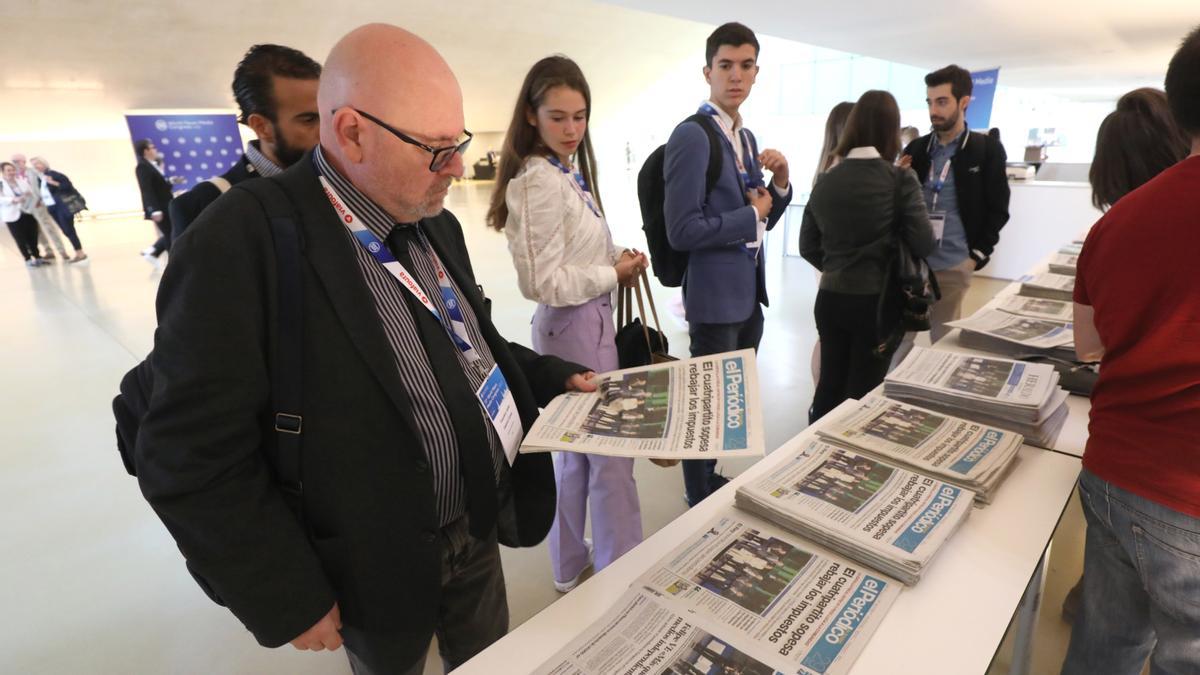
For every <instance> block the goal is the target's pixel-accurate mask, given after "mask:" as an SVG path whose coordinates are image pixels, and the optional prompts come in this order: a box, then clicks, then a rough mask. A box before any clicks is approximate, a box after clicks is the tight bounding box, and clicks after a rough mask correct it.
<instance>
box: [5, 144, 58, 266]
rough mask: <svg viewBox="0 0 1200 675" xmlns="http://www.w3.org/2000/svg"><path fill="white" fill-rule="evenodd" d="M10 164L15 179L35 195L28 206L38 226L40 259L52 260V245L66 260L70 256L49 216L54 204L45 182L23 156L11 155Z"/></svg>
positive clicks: (54, 223) (52, 219)
mask: <svg viewBox="0 0 1200 675" xmlns="http://www.w3.org/2000/svg"><path fill="white" fill-rule="evenodd" d="M12 163H13V164H14V165H16V167H17V177H19V178H21V179H23V180H25V181H26V182H28V183H29V190H30V193H31V194H32V195H36V198H35V199H33V200H32V201H31V203H30V204H29V213H30V215H32V216H33V218H34V220H36V221H37V224H38V241H39V242H40V243H41V247H42V250H43V251H44V253H43V254H42V258H43V259H44V260H49V261H53V260H54V251H52V250H51V249H50V246H51V245H53V246H54V248H55V249H56V250H58V256H59V257H60V258H62V259H63V260H68V259H69V258H70V256H68V255H67V249H66V247H65V246H63V242H62V237H60V236H58V229H59V228H58V223H56V222H55V221H54V216H52V215H50V207H51V206H52V205H53V204H54V198H53V197H52V196H51V195H50V191H49V190H47V189H46V182H45V180H43V179H42V175H41V174H40V173H38V172H37V170H36V169H34V168H31V167H30V166H29V162H28V160H27V159H26V158H25V155H22V154H15V155H13V156H12Z"/></svg>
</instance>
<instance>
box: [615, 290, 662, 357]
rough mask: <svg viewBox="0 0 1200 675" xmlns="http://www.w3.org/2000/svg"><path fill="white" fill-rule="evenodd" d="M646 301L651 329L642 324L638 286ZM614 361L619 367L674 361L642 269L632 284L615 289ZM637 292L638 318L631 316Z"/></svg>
mask: <svg viewBox="0 0 1200 675" xmlns="http://www.w3.org/2000/svg"><path fill="white" fill-rule="evenodd" d="M643 287H645V289H646V299H647V300H649V302H650V315H651V316H652V317H654V328H651V327H649V326H648V325H646V306H645V305H644V304H643V301H642V288H643ZM617 293H618V295H617V335H616V343H617V362H618V364H619V365H620V366H621V368H636V367H638V366H649V365H653V364H655V363H666V362H668V361H675V360H677V359H676V358H675V357H674V356H671V355H670V354H669V353H667V352H668V350H669V349H670V346H669V345H668V343H667V336H666V335H663V333H662V325H661V324H659V322H658V310H657V309H656V308H655V306H654V296H652V295H650V279H649V277H648V276H647V275H646V271H645V270H642V274H641V276H640V277H639V278H638V280H637V283H635V284H634V285H633V286H632V287H629V286H622V287H621V288H619V289H618V291H617ZM635 293H636V295H637V304H638V317H636V318H635V317H634V316H633V295H634V294H635Z"/></svg>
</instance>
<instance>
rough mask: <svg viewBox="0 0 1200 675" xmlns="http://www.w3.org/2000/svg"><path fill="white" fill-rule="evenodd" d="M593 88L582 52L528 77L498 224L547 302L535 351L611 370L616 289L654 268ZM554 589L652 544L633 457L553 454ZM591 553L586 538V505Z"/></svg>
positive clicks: (540, 66)
mask: <svg viewBox="0 0 1200 675" xmlns="http://www.w3.org/2000/svg"><path fill="white" fill-rule="evenodd" d="M591 110H592V100H591V91H590V89H589V88H588V83H587V80H585V79H584V76H583V73H582V72H581V71H580V70H579V66H577V65H576V64H575V62H574V61H572V60H570V59H568V58H566V57H564V56H550V57H547V58H544V59H542V60H541V61H538V62H537V63H536V64H534V66H533V68H531V69H530V71H529V73H528V74H527V75H526V76H525V81H524V83H523V84H522V85H521V91H520V93H519V94H518V96H517V104H516V109H515V110H514V111H513V117H512V121H511V122H510V123H509V126H508V133H507V135H506V137H505V140H504V151H503V153H502V154H501V157H502V159H501V161H500V165H501V166H500V173H499V176H498V178H497V180H496V187H495V190H494V191H493V193H492V202H491V208H490V209H489V212H488V224H489V225H491V226H492V227H494V228H496V229H498V230H503V231H504V234H505V236H506V237H507V239H508V250H509V253H511V254H512V258H513V264H514V265H515V266H516V269H517V282H518V285H519V286H520V288H521V294H522V295H524V296H525V297H526V298H529V299H530V300H533V301H535V302H537V303H538V306H537V310H536V311H535V312H534V314H533V348H534V350H535V351H537V352H539V353H541V354H552V355H554V356H558V357H561V358H563V359H566V360H568V361H571V362H574V363H579V364H582V365H585V366H587V367H589V368H591V369H592V370H594V371H596V372H598V373H603V372H609V371H613V370H617V369H618V368H619V367H620V366H619V364H618V362H617V345H616V342H615V333H616V330H615V327H614V325H613V308H612V302H611V295H612V292H613V291H614V290H616V288H617V286H618V285H624V286H630V285H633V284H635V283H636V282H637V279H638V276H639V275H640V274H641V272H642V270H643V269H645V268H646V265H647V260H646V257H645V256H644V255H641V254H638V253H636V252H633V251H630V250H628V249H625V250H622V249H621V248H618V247H617V246H614V245H613V242H612V234H611V233H610V232H609V228H608V223H607V222H606V220H605V218H604V207H603V206H602V204H601V202H600V194H599V187H598V185H597V181H596V161H595V153H594V151H593V149H592V139H591V135H590V134H589V133H588V120H589V118H590V116H591ZM554 477H555V482H556V484H557V486H558V504H557V510H556V513H555V518H554V525H553V527H551V528H550V540H549V545H550V561H551V564H552V566H553V569H554V587H555V588H556V589H557V590H558V591H559V592H560V593H566V592H568V591H570V590H571V589H573V588H575V586H576V585H578V584H579V580H580V577H581V575H582V574H583V573H584V571H585V570H586V569H587V567H588V566H589V564H593V561H594V565H595V569H596V571H600V570H602V569H604V568H605V567H606V566H607V565H608V564H609V563H611V562H612V561H614V560H616V559H617V558H619V557H620V556H622V555H623V554H624V553H625V552H627V551H629V550H630V549H632V548H633V547H634V546H637V545H638V544H639V543H640V542H641V541H642V514H641V507H640V505H639V503H638V493H637V484H636V483H635V482H634V479H633V459H632V458H628V457H603V456H599V455H586V454H582V453H577V452H561V453H554ZM589 502H590V506H591V514H592V538H593V540H594V541H595V549H594V551H593V548H592V545H591V543H590V542H588V541H587V540H585V539H584V529H585V527H586V525H587V514H588V506H589Z"/></svg>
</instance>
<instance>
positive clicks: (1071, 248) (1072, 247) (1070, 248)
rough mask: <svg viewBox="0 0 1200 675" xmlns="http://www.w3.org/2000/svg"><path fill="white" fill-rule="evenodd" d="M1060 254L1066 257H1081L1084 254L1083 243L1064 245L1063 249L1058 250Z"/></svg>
mask: <svg viewBox="0 0 1200 675" xmlns="http://www.w3.org/2000/svg"><path fill="white" fill-rule="evenodd" d="M1058 252H1059V253H1062V254H1065V255H1079V254H1080V253H1082V252H1083V242H1082V241H1075V242H1072V243H1070V244H1064V245H1063V246H1062V248H1060V249H1058Z"/></svg>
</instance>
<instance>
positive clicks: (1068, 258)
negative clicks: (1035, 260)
mask: <svg viewBox="0 0 1200 675" xmlns="http://www.w3.org/2000/svg"><path fill="white" fill-rule="evenodd" d="M1078 263H1079V254H1070V253H1058V254H1056V255H1055V256H1054V257H1053V258H1051V259H1050V271H1051V272H1053V273H1054V274H1065V275H1067V276H1069V277H1073V276H1075V267H1076V265H1077V264H1078Z"/></svg>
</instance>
